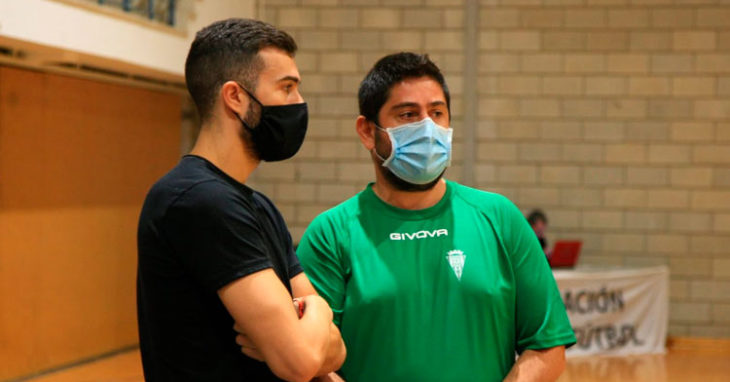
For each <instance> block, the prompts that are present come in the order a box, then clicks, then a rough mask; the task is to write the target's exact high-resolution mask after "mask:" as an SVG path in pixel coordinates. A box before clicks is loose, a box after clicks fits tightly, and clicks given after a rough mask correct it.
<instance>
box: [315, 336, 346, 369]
mask: <svg viewBox="0 0 730 382" xmlns="http://www.w3.org/2000/svg"><path fill="white" fill-rule="evenodd" d="M346 355H347V350H346V349H345V342H344V341H342V337H341V336H340V330H339V329H338V328H337V326H336V325H335V324H334V323H330V338H329V346H328V348H327V355H326V357H325V360H324V363H323V364H322V367H321V368H320V369H319V371H318V372H317V375H318V376H322V375H326V374H328V373H330V372H333V371H336V370H339V369H340V367H341V366H342V364H343V363H344V362H345V356H346Z"/></svg>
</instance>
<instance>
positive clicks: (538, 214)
mask: <svg viewBox="0 0 730 382" xmlns="http://www.w3.org/2000/svg"><path fill="white" fill-rule="evenodd" d="M539 221H541V222H543V223H545V224H547V223H548V219H547V216H545V213H544V212H542V211H541V210H533V211H532V212H530V214H529V215H527V222H528V223H530V225H534V224H535V223H537V222H539Z"/></svg>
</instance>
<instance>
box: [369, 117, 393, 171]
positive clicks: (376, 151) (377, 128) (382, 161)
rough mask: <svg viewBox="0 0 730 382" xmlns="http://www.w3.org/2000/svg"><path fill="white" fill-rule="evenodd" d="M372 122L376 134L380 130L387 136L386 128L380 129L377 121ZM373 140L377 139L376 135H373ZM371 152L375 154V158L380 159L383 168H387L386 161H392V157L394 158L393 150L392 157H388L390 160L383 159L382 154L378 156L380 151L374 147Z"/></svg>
mask: <svg viewBox="0 0 730 382" xmlns="http://www.w3.org/2000/svg"><path fill="white" fill-rule="evenodd" d="M370 122H372V123H373V125H375V131H376V132H377V131H378V130H381V131H382V132H384V133H386V134H387V133H388V131H387V130H385V129H384V128H382V127H380V125H378V123H377V122H375V121H370ZM388 136H390V134H388ZM373 138H375V135H374V134H373ZM390 144H391V145H392V144H393V142H392V141H391V143H390ZM370 151H371V152H372V153H373V154H375V156H376V157H378V159H380V165H381V166H383V167H386V166H385V162H386V161H387V160H388V159H390V157H392V156H393V151H392V150H391V154H390V156H388V158H383V157H382V156H381V155H380V154H378V150H377V148H376V146H373V148H372V150H370Z"/></svg>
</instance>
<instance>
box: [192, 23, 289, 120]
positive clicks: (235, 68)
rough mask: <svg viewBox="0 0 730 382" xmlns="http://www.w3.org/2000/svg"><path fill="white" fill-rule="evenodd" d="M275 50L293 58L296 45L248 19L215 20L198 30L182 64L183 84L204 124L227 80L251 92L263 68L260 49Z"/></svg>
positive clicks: (287, 37) (277, 32)
mask: <svg viewBox="0 0 730 382" xmlns="http://www.w3.org/2000/svg"><path fill="white" fill-rule="evenodd" d="M267 47H275V48H278V49H281V50H283V51H284V52H286V53H287V54H289V55H290V56H292V57H293V56H294V53H295V52H296V50H297V44H296V43H295V42H294V39H293V38H292V37H291V36H290V35H288V34H287V33H286V32H284V31H281V30H278V29H276V28H275V27H273V26H272V25H270V24H267V23H265V22H262V21H258V20H251V19H227V20H221V21H216V22H214V23H213V24H210V25H208V26H207V27H205V28H203V29H201V30H200V31H198V33H197V34H196V35H195V40H194V41H193V43H192V45H191V46H190V51H189V52H188V58H187V60H186V61H185V82H186V83H187V86H188V91H189V92H190V95H191V96H192V97H193V101H194V102H195V106H196V107H197V108H198V112H199V113H200V118H201V119H202V120H203V121H205V120H207V119H208V118H209V117H210V114H211V112H212V109H213V105H214V104H215V101H216V98H217V93H218V91H219V89H220V87H221V86H222V85H223V84H224V83H225V82H226V81H231V80H234V81H238V82H240V83H241V84H243V85H244V86H246V87H247V89H246V90H248V91H251V92H253V91H254V90H255V89H256V80H257V79H258V75H259V73H260V72H261V69H263V65H264V64H263V61H262V60H261V58H260V57H259V56H258V52H259V51H260V50H261V49H264V48H267Z"/></svg>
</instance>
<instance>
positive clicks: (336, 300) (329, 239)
mask: <svg viewBox="0 0 730 382" xmlns="http://www.w3.org/2000/svg"><path fill="white" fill-rule="evenodd" d="M338 252H339V251H338V250H337V242H336V238H335V235H334V230H333V229H332V224H331V223H330V222H329V220H328V219H327V218H326V217H325V216H324V215H320V216H318V217H317V218H316V219H314V221H313V222H312V223H311V224H310V225H309V227H308V228H307V230H306V231H305V232H304V236H303V237H302V240H301V241H300V242H299V246H298V247H297V255H298V256H299V260H300V261H301V264H302V268H304V273H305V274H306V275H307V277H308V278H309V280H310V282H311V283H312V285H313V286H314V288H315V289H316V290H317V293H319V295H320V296H322V298H324V299H325V300H326V301H327V303H329V305H330V308H331V309H332V312H333V313H334V319H333V321H334V323H335V324H336V325H337V326H339V325H340V322H341V321H342V312H343V309H344V307H345V287H346V285H345V280H346V271H345V268H344V267H343V266H342V261H341V258H340V256H339V254H338Z"/></svg>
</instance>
